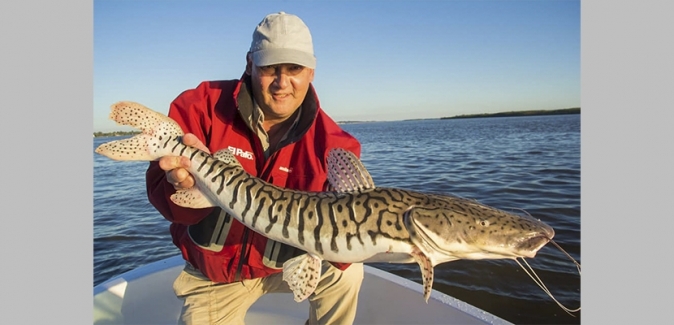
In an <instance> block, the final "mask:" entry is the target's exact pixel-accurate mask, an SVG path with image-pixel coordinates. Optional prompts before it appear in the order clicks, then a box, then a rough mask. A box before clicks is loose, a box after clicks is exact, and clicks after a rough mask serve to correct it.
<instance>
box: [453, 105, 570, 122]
mask: <svg viewBox="0 0 674 325" xmlns="http://www.w3.org/2000/svg"><path fill="white" fill-rule="evenodd" d="M565 114H580V107H573V108H562V109H551V110H531V111H517V112H514V111H513V112H500V113H491V114H467V115H456V116H452V117H441V118H440V119H441V120H448V119H460V118H482V117H511V116H536V115H565Z"/></svg>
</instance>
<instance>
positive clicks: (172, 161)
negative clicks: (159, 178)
mask: <svg viewBox="0 0 674 325" xmlns="http://www.w3.org/2000/svg"><path fill="white" fill-rule="evenodd" d="M188 167H190V159H189V158H187V157H183V156H164V157H161V158H160V159H159V168H161V169H162V170H164V171H169V170H173V169H176V168H188Z"/></svg>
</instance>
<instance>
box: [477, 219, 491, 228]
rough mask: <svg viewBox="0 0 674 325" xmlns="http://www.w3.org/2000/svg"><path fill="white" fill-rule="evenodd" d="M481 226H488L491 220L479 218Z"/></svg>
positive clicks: (478, 221)
mask: <svg viewBox="0 0 674 325" xmlns="http://www.w3.org/2000/svg"><path fill="white" fill-rule="evenodd" d="M476 222H477V223H478V224H479V225H480V226H483V227H488V226H489V220H477V221H476Z"/></svg>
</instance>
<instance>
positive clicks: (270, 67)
mask: <svg viewBox="0 0 674 325" xmlns="http://www.w3.org/2000/svg"><path fill="white" fill-rule="evenodd" d="M259 68H260V71H262V72H263V73H274V70H275V69H276V67H275V66H273V65H267V66H263V67H259Z"/></svg>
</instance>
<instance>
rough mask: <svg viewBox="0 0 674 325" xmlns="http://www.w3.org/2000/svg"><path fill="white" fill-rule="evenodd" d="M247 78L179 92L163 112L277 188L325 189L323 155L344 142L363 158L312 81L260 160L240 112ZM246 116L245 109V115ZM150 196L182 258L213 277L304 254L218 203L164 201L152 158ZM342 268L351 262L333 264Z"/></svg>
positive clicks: (278, 266)
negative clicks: (293, 117) (284, 133)
mask: <svg viewBox="0 0 674 325" xmlns="http://www.w3.org/2000/svg"><path fill="white" fill-rule="evenodd" d="M249 78H250V77H248V76H246V75H244V77H242V79H241V80H227V81H208V82H203V83H201V84H200V85H199V86H198V87H197V88H196V89H190V90H187V91H185V92H183V93H182V94H180V95H179V96H178V97H177V98H176V99H175V100H174V101H173V102H172V103H171V106H170V109H169V114H168V116H169V117H171V118H172V119H174V120H175V121H176V122H178V124H180V126H181V127H182V129H183V131H184V132H185V133H193V134H195V135H196V136H197V137H198V138H199V139H200V140H201V141H202V142H203V143H204V144H205V145H206V146H207V147H208V148H209V150H210V151H211V153H215V152H216V151H218V150H221V149H229V150H230V151H231V152H232V153H234V154H235V155H236V157H237V158H238V160H239V162H241V165H242V166H243V168H244V169H245V170H246V171H247V172H248V173H250V174H251V175H254V176H257V177H259V178H261V179H263V180H265V181H268V182H270V183H273V184H275V185H278V186H282V187H286V188H291V189H298V190H304V191H324V190H326V188H327V171H326V168H327V166H326V156H327V153H328V151H329V150H330V149H331V148H335V147H341V148H344V149H347V150H349V151H352V152H353V153H354V154H356V155H357V156H360V143H359V142H358V141H357V140H356V139H355V138H354V137H352V136H351V135H350V134H348V133H346V132H345V131H343V130H342V129H341V128H340V127H339V126H338V125H337V124H336V123H335V122H334V121H333V120H332V119H331V118H330V117H328V116H327V114H325V112H324V111H323V110H322V109H321V108H320V104H319V102H318V97H317V96H316V92H315V90H314V88H313V86H310V89H309V91H308V92H307V97H306V98H305V100H304V102H303V103H302V111H301V113H302V114H301V116H300V119H299V121H298V124H297V125H296V126H295V127H294V128H293V131H291V134H290V135H289V137H288V138H287V139H285V140H283V142H282V143H280V144H279V148H280V149H278V150H277V151H276V152H273V153H272V154H271V155H270V156H269V158H268V159H266V160H265V158H264V152H263V149H262V145H261V143H260V139H259V137H258V136H257V135H256V134H255V133H254V132H253V131H252V130H251V128H250V127H249V124H247V122H246V121H244V119H243V118H242V117H241V114H240V112H239V110H241V111H244V112H251V110H252V109H253V101H252V92H251V88H250V82H249V80H250V79H249ZM244 115H245V114H244ZM146 181H147V194H148V198H149V200H150V202H151V203H152V205H154V207H155V208H156V209H157V210H158V211H159V212H160V213H161V214H162V215H163V216H164V218H166V219H167V220H169V221H171V226H170V231H171V236H172V237H173V243H174V244H175V245H176V246H177V247H178V248H179V249H180V251H181V252H182V255H183V258H184V259H185V260H186V261H188V262H189V263H190V264H192V265H193V266H194V267H196V268H198V269H199V270H200V271H201V272H202V273H203V274H204V275H206V276H207V277H208V278H209V279H211V280H212V281H214V282H225V283H229V282H233V281H239V280H241V279H250V278H258V277H264V276H267V275H270V274H273V273H277V272H280V271H282V264H283V262H284V261H285V260H287V259H288V258H290V257H292V256H296V255H299V254H301V253H302V252H301V251H299V250H297V249H295V248H293V247H290V246H287V245H284V244H280V243H277V242H274V241H272V240H268V239H267V238H266V237H264V236H262V235H260V234H258V233H256V232H254V231H252V230H250V229H248V228H247V227H245V226H244V225H243V224H241V223H239V222H238V221H237V220H235V219H234V218H233V217H231V216H229V215H227V214H226V213H224V212H222V210H221V209H220V208H205V209H190V208H183V207H180V206H177V205H175V204H174V203H173V202H171V200H170V199H169V197H170V195H171V194H173V193H175V189H174V188H173V185H171V184H169V183H168V182H166V176H165V172H164V171H162V170H161V169H160V168H159V165H158V163H157V162H151V163H150V166H149V167H148V170H147V173H146ZM333 265H335V266H337V267H338V268H340V269H342V270H344V269H346V267H348V266H349V264H341V263H333Z"/></svg>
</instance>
